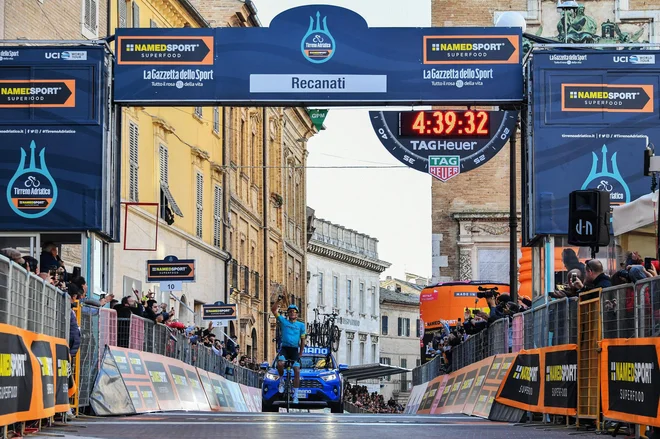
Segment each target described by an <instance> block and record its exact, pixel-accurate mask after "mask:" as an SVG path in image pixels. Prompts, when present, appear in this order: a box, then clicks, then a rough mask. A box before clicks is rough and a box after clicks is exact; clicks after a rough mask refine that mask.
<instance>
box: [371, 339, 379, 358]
mask: <svg viewBox="0 0 660 439" xmlns="http://www.w3.org/2000/svg"><path fill="white" fill-rule="evenodd" d="M377 347H378V346H377V345H376V343H373V344H372V345H371V359H372V361H373V362H374V363H375V362H376V361H378V352H377Z"/></svg>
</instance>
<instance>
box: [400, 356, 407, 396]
mask: <svg viewBox="0 0 660 439" xmlns="http://www.w3.org/2000/svg"><path fill="white" fill-rule="evenodd" d="M401 367H403V368H406V369H407V368H408V359H406V358H402V359H401ZM400 390H401V391H402V392H407V391H408V374H407V373H403V374H401V387H400Z"/></svg>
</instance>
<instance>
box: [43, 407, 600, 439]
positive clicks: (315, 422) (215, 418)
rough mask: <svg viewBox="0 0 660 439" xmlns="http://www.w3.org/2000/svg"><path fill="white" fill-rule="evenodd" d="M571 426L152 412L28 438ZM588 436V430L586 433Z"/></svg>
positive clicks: (521, 431) (427, 433) (496, 433)
mask: <svg viewBox="0 0 660 439" xmlns="http://www.w3.org/2000/svg"><path fill="white" fill-rule="evenodd" d="M570 432H575V430H574V429H566V428H563V427H558V426H545V427H544V426H541V425H535V426H530V425H527V426H525V425H513V424H507V423H497V422H490V421H487V420H483V419H479V418H471V417H466V416H460V415H458V416H442V415H440V416H439V415H415V416H413V415H367V414H342V415H332V414H325V413H295V414H294V413H289V414H287V413H263V414H262V413H191V412H187V413H155V414H148V415H138V416H128V417H112V418H94V417H79V418H77V419H74V420H72V421H70V423H69V424H67V425H66V426H56V427H50V428H47V429H45V430H44V431H43V432H41V433H36V434H34V435H32V437H39V438H40V439H50V438H52V437H60V438H62V437H63V438H65V439H92V438H93V439H119V438H122V439H145V438H158V437H160V438H177V439H179V438H180V439H184V438H185V439H207V438H208V439H211V438H212V439H218V438H222V439H224V438H240V439H249V438H274V439H275V438H293V437H296V438H314V439H320V438H328V439H331V438H338V439H347V438H378V439H386V438H396V439H408V438H410V439H413V438H414V439H421V438H433V439H456V438H460V439H470V438H478V439H491V438H492V439H516V438H524V439H528V438H530V437H538V438H543V439H554V438H566V439H567V438H569V433H570ZM587 436H591V434H587Z"/></svg>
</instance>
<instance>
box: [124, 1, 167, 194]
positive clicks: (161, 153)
mask: <svg viewBox="0 0 660 439" xmlns="http://www.w3.org/2000/svg"><path fill="white" fill-rule="evenodd" d="M120 3H121V2H120ZM158 158H159V168H158V169H159V171H160V173H159V176H160V182H161V183H164V184H166V185H169V184H170V170H169V167H170V165H169V162H170V154H169V151H168V150H167V147H166V146H165V145H160V147H159V148H158Z"/></svg>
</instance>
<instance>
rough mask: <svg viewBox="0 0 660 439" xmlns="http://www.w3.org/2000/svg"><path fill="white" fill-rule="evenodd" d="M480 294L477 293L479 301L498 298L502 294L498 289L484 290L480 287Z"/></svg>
mask: <svg viewBox="0 0 660 439" xmlns="http://www.w3.org/2000/svg"><path fill="white" fill-rule="evenodd" d="M478 289H479V292H478V293H477V297H478V298H479V299H484V298H486V299H490V298H492V297H497V296H498V295H499V294H500V293H498V292H497V287H491V288H484V287H478Z"/></svg>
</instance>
